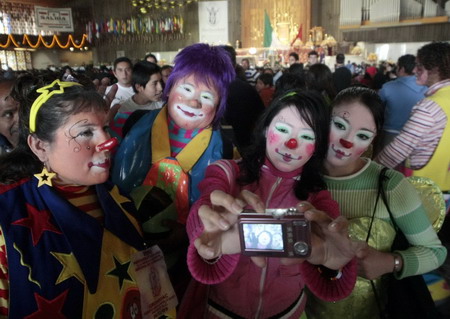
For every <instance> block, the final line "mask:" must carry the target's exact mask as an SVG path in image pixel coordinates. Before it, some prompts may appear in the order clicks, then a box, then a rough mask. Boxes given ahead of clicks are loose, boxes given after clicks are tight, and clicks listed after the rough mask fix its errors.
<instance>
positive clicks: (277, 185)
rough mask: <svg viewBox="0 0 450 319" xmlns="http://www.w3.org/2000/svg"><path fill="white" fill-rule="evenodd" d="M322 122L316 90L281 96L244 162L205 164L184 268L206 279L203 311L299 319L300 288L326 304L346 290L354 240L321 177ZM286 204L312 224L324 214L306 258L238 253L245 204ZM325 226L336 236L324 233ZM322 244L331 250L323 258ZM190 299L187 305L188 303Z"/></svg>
mask: <svg viewBox="0 0 450 319" xmlns="http://www.w3.org/2000/svg"><path fill="white" fill-rule="evenodd" d="M328 123H329V115H328V113H327V110H326V108H325V107H324V101H323V100H322V99H321V97H320V96H319V95H318V94H315V93H309V92H297V91H292V92H287V93H285V94H283V95H282V96H281V97H279V98H278V99H277V100H275V101H274V103H273V104H272V105H271V106H270V107H269V108H267V109H266V111H265V113H264V114H263V116H262V118H261V119H260V121H259V124H258V125H257V127H256V129H255V144H254V145H253V146H252V148H251V149H248V150H247V151H246V152H243V153H242V155H243V158H242V161H239V162H237V161H231V160H221V161H218V162H215V163H214V164H213V165H210V166H209V167H208V168H207V170H206V177H205V179H204V180H203V181H202V183H201V184H200V191H201V197H200V199H199V200H198V201H197V202H196V203H195V204H194V206H193V207H192V209H191V212H190V215H189V218H188V223H187V233H188V234H189V236H190V246H189V250H188V265H189V269H190V271H191V273H192V275H193V277H194V278H195V279H196V280H197V281H198V282H201V283H203V284H206V285H210V286H209V300H210V302H209V303H208V309H206V311H207V312H208V315H211V314H212V313H214V314H215V315H216V316H220V315H218V314H222V313H226V314H227V315H228V316H230V317H243V318H254V317H261V318H268V317H272V316H273V317H279V316H281V315H280V314H283V313H284V314H285V313H289V315H287V316H286V318H299V317H300V316H301V313H302V312H303V310H304V305H305V301H306V300H304V293H303V288H304V287H305V285H308V287H309V289H310V290H312V291H314V293H317V294H318V295H319V296H320V297H321V298H325V299H327V300H338V299H340V298H344V297H345V296H346V295H348V294H349V293H350V292H351V289H352V288H353V283H354V281H355V278H356V272H355V270H356V269H355V266H356V263H355V260H354V259H353V258H354V255H355V251H356V249H357V248H358V245H356V244H354V243H352V242H351V241H350V240H349V239H348V236H347V232H346V222H345V220H343V219H340V218H339V219H336V220H335V221H333V218H336V217H337V216H338V214H339V211H338V207H337V205H336V203H335V202H334V201H333V200H332V199H331V197H330V196H329V193H328V191H326V190H325V184H324V182H323V179H322V175H321V172H322V169H323V167H322V162H323V159H324V157H325V155H326V150H327V140H328V132H329V130H328ZM286 207H297V208H298V209H299V211H301V212H304V211H308V212H307V213H306V217H307V218H309V219H311V220H312V222H313V223H315V222H318V221H319V220H320V222H318V223H317V225H315V226H318V228H315V227H313V229H314V230H317V231H319V229H320V231H319V232H323V233H322V234H323V235H324V236H323V237H320V238H319V237H314V238H316V239H317V241H314V244H313V247H312V255H311V256H310V257H309V258H306V261H305V260H304V259H283V258H281V259H280V258H272V257H270V258H263V257H252V258H250V257H248V256H244V255H241V254H240V252H241V248H240V243H239V235H238V232H237V225H236V223H237V217H238V214H239V213H240V212H241V211H242V210H243V208H252V209H254V210H255V211H257V212H259V213H263V212H264V209H265V208H286ZM330 223H331V224H333V225H334V226H335V228H334V229H335V230H336V232H330V229H331V228H330V227H329V226H330ZM313 234H314V235H313V236H315V234H316V233H315V232H313ZM255 235H257V234H255ZM260 239H261V241H262V242H259V244H258V245H263V244H264V243H265V244H266V245H267V244H268V243H269V242H271V239H270V238H269V237H268V236H265V237H264V239H263V238H260ZM277 245H278V246H282V243H281V245H280V243H278V244H277ZM325 247H326V248H325ZM322 249H325V250H326V251H328V252H329V253H330V254H329V255H327V256H324V255H323V252H324V250H322ZM303 261H305V262H303ZM302 262H303V263H302ZM325 267H328V268H330V269H332V270H330V269H328V271H329V272H330V273H331V274H334V277H336V278H337V277H339V278H341V279H337V280H329V279H330V277H327V276H325V275H323V274H322V269H324V268H325ZM340 274H342V276H341V275H340ZM332 277H333V276H332ZM334 277H333V278H334ZM242 278H245V284H242ZM237 287H238V288H237ZM325 287H326V288H325ZM190 297H192V296H185V300H184V302H185V304H189V303H190V302H192V304H193V305H194V304H195V303H194V301H193V300H194V299H191V298H190ZM195 305H197V304H195ZM182 309H183V307H182ZM188 309H189V308H188ZM191 310H192V308H190V309H189V311H191ZM208 315H207V316H208Z"/></svg>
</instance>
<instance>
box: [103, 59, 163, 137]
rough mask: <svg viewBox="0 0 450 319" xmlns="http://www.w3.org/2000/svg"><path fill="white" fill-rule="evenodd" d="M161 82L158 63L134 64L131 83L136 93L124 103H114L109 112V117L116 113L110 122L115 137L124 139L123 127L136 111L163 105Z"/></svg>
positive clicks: (157, 107)
mask: <svg viewBox="0 0 450 319" xmlns="http://www.w3.org/2000/svg"><path fill="white" fill-rule="evenodd" d="M161 84H162V81H161V68H160V67H159V66H158V65H157V64H154V63H151V62H147V61H140V62H138V63H136V64H135V65H134V66H133V72H132V76H131V85H132V86H133V90H134V92H135V94H134V95H133V96H132V97H130V98H128V99H126V100H125V101H123V102H122V103H119V104H116V105H114V106H113V107H112V108H111V110H110V112H109V117H111V116H112V115H113V113H115V115H114V118H113V120H112V121H111V122H110V128H111V130H112V131H111V134H112V135H113V136H114V137H117V138H119V139H120V140H121V139H122V137H123V134H122V127H123V125H124V124H125V122H126V120H127V119H128V117H129V116H130V114H131V113H133V112H134V111H137V110H146V111H150V110H156V109H160V108H161V107H162V105H163V102H162V101H161V97H162V85H161Z"/></svg>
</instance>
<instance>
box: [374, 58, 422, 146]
mask: <svg viewBox="0 0 450 319" xmlns="http://www.w3.org/2000/svg"><path fill="white" fill-rule="evenodd" d="M415 66H416V57H415V56H414V55H412V54H406V55H403V56H401V57H400V58H399V59H398V62H397V68H398V70H397V79H396V80H394V81H389V82H386V83H385V84H384V85H383V86H382V88H381V89H380V91H379V92H378V94H379V95H380V97H381V99H382V100H383V102H384V103H385V105H386V109H385V112H384V114H385V117H384V128H383V131H384V137H383V141H382V147H384V146H386V145H388V144H389V143H390V142H391V141H392V140H393V139H394V137H396V136H397V135H398V134H399V133H400V131H401V130H402V128H403V125H405V123H406V121H407V120H408V119H409V115H410V114H411V109H412V108H413V106H414V105H416V103H417V102H419V101H420V100H422V99H423V98H424V97H425V92H426V91H427V87H426V86H424V85H419V84H417V83H416V76H415V75H414V73H413V70H414V68H415Z"/></svg>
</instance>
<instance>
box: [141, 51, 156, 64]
mask: <svg viewBox="0 0 450 319" xmlns="http://www.w3.org/2000/svg"><path fill="white" fill-rule="evenodd" d="M144 61H148V62H151V63H155V64H158V59H157V58H156V56H155V55H154V54H152V53H149V54H147V55H146V56H145V57H144Z"/></svg>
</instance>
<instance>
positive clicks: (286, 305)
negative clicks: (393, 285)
mask: <svg viewBox="0 0 450 319" xmlns="http://www.w3.org/2000/svg"><path fill="white" fill-rule="evenodd" d="M414 54H415V55H414ZM289 64H290V65H289V68H286V69H285V70H273V69H271V68H269V67H267V68H255V67H254V66H251V65H250V61H249V60H248V59H243V60H242V61H241V64H238V63H237V62H236V52H235V50H234V49H233V48H232V47H231V46H212V45H208V44H200V43H198V44H193V45H190V46H187V47H186V48H184V49H183V50H181V51H180V52H179V53H178V55H177V56H176V58H175V60H174V65H173V66H172V65H165V66H162V67H161V66H159V65H158V60H157V58H156V56H155V55H153V54H148V55H147V56H145V57H143V59H142V61H137V62H136V63H133V62H132V61H131V60H130V59H129V58H127V57H120V58H118V59H116V60H115V61H114V64H113V66H112V69H111V70H108V69H105V68H102V69H101V70H96V69H93V68H86V69H85V70H84V72H77V71H74V70H73V69H71V68H70V67H65V68H63V69H62V70H61V71H60V72H54V71H51V70H46V71H40V72H37V71H34V72H27V73H25V72H23V73H17V74H16V76H15V77H14V78H10V77H8V78H3V79H0V115H1V116H0V211H1V212H2V214H0V317H9V318H26V317H29V318H32V317H39V316H41V317H48V318H50V317H52V318H53V317H55V318H56V317H57V315H59V316H65V317H68V318H146V317H151V318H158V317H165V318H175V317H177V318H300V317H302V316H307V317H308V318H331V317H336V318H337V317H339V318H380V316H382V315H383V314H384V313H385V306H386V304H387V300H386V298H385V296H387V291H388V289H389V287H388V281H387V280H385V279H386V278H387V276H394V277H395V278H396V279H402V278H405V277H409V276H415V275H421V274H425V273H428V272H431V271H435V270H437V269H440V270H441V274H442V276H443V277H444V279H445V280H448V282H449V283H450V275H449V274H450V272H449V271H447V272H446V271H445V269H446V267H449V263H448V261H446V260H447V248H446V247H447V245H449V244H450V226H449V223H448V222H447V219H446V220H445V221H444V223H443V226H442V225H441V224H442V223H441V224H440V225H439V226H436V225H435V224H434V221H433V220H430V219H429V217H428V215H429V214H430V213H429V210H430V209H431V210H434V212H436V210H437V209H438V208H436V207H431V208H430V207H429V205H428V206H427V205H425V204H424V203H422V201H421V199H420V196H418V193H417V192H418V190H417V189H416V187H414V185H413V184H412V183H411V182H410V178H411V176H412V177H420V178H421V179H422V180H423V181H425V182H426V183H428V184H432V185H435V186H436V187H437V188H438V189H439V190H440V192H441V193H442V194H441V193H439V194H438V195H439V196H440V197H441V199H442V202H443V201H444V198H447V197H448V196H449V193H450V156H449V155H448V151H446V150H448V149H449V147H450V125H448V118H449V116H450V91H449V90H450V44H449V43H445V42H432V43H429V44H426V45H424V46H423V47H421V48H420V49H419V50H418V52H417V53H415V52H412V53H410V54H406V55H404V56H402V57H400V58H399V59H398V62H397V63H395V64H394V65H393V64H389V63H384V62H383V63H381V64H380V65H379V66H378V67H375V66H369V65H368V66H365V67H363V68H361V67H357V66H355V65H351V64H345V55H344V54H342V53H340V54H337V56H336V65H335V68H334V70H330V68H329V67H328V66H326V65H325V64H323V63H321V61H320V58H319V55H318V54H317V52H316V51H311V52H310V53H309V54H308V62H307V63H305V64H303V63H300V61H299V57H298V55H297V54H296V53H295V52H292V53H291V54H290V55H289ZM357 69H360V72H359V73H357V72H356V71H355V70H357ZM384 167H388V168H389V169H387V170H386V169H385V168H384ZM380 176H381V177H382V178H380ZM381 180H383V183H382V184H381V182H380V181H381ZM428 184H427V185H428ZM380 185H381V186H380ZM380 187H381V188H382V193H383V201H384V203H382V201H381V199H380ZM446 196H447V197H446ZM447 200H448V198H447ZM290 207H293V208H295V211H296V212H297V213H298V214H299V216H302V218H303V219H304V220H305V221H303V222H302V224H301V225H303V226H302V227H304V225H309V228H308V230H307V232H308V234H309V235H307V236H306V235H305V236H306V237H304V238H307V239H305V240H306V241H307V242H308V244H307V247H309V248H308V249H307V251H306V253H305V254H304V255H298V252H299V251H298V250H296V249H298V247H297V246H296V245H291V242H290V241H292V239H291V237H292V234H291V235H289V236H288V235H286V234H284V233H283V232H284V231H287V230H286V229H288V228H281V227H280V226H278V225H279V224H277V223H276V222H273V223H270V222H267V219H265V221H264V222H258V223H256V224H255V225H253V227H250V226H249V225H248V224H246V225H245V227H244V226H242V225H241V221H240V216H241V213H242V212H243V211H246V212H247V211H249V210H250V211H252V213H253V214H254V215H255V216H256V217H255V218H258V216H262V215H261V214H264V217H265V218H267V217H269V218H271V217H270V216H269V215H268V214H269V213H268V212H269V211H273V209H278V208H286V209H287V208H290ZM445 210H447V211H448V203H447V207H446V209H441V211H439V212H438V215H439V216H440V218H442V219H444V218H445V216H444V215H445ZM391 211H392V212H391ZM259 218H261V217H259ZM258 220H259V219H258ZM274 220H276V218H275V219H274ZM274 225H275V226H274ZM295 225H297V224H295ZM298 225H300V224H298ZM441 226H442V228H441ZM240 227H244V228H243V230H242V229H241V231H240ZM396 227H398V229H399V231H400V232H402V233H403V234H404V235H405V237H406V240H407V241H408V243H409V247H408V248H407V249H396V250H395V251H391V246H392V244H393V242H394V239H395V237H396V229H397V228H396ZM440 228H441V229H440ZM243 233H244V235H243ZM275 237H276V238H275ZM296 244H297V243H296ZM302 244H305V243H303V242H302ZM243 246H246V247H247V248H248V249H250V250H251V251H252V254H251V255H248V254H244V253H243V249H244V247H243ZM291 246H292V247H294V248H295V247H296V248H295V249H294V248H292V249H294V250H293V251H292V252H291V251H290V250H289V249H291V248H289V249H288V247H291ZM304 248H305V247H304V246H303V248H302V249H304ZM267 251H272V252H277V253H279V252H280V251H283V252H284V253H285V254H284V255H282V256H281V255H264V252H267ZM303 252H304V251H303ZM355 305H356V306H355Z"/></svg>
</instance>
